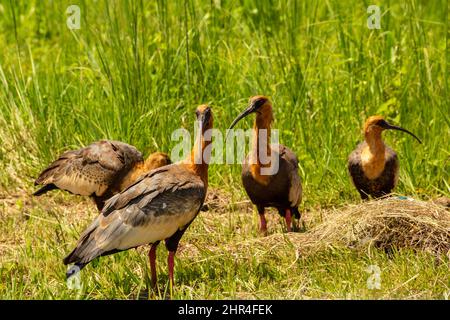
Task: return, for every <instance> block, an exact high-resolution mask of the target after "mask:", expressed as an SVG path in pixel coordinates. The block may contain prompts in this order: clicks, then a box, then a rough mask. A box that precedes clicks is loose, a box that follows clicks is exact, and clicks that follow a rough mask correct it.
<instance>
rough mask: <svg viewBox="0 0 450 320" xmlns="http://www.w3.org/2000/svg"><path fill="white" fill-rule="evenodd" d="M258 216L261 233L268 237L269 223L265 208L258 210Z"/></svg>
mask: <svg viewBox="0 0 450 320" xmlns="http://www.w3.org/2000/svg"><path fill="white" fill-rule="evenodd" d="M258 214H259V231H260V232H261V233H262V234H263V235H267V221H266V217H265V215H264V208H258Z"/></svg>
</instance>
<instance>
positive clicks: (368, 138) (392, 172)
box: [348, 116, 422, 200]
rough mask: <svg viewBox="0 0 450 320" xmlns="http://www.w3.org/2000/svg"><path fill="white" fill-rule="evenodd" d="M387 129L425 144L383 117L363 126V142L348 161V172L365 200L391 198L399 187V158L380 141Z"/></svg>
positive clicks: (370, 118) (372, 119)
mask: <svg viewBox="0 0 450 320" xmlns="http://www.w3.org/2000/svg"><path fill="white" fill-rule="evenodd" d="M388 129H393V130H399V131H403V132H406V133H408V134H410V135H412V136H413V137H414V138H416V139H417V141H419V143H422V142H421V141H420V140H419V138H417V137H416V136H415V135H414V134H413V133H411V132H410V131H408V130H406V129H403V128H401V127H397V126H393V125H390V124H389V123H387V122H386V120H384V119H383V117H381V116H372V117H369V118H368V119H367V121H366V123H365V125H364V141H363V142H361V143H360V144H359V145H358V146H357V147H356V149H355V150H354V151H353V152H352V153H351V154H350V156H349V158H348V171H349V173H350V176H351V177H352V181H353V184H354V185H355V187H356V189H357V190H358V192H359V194H360V195H361V198H362V199H363V200H365V199H368V197H369V195H370V196H372V197H373V198H378V197H381V196H383V195H386V194H389V193H391V191H392V189H394V187H395V186H396V184H397V181H398V169H399V162H398V158H397V154H396V153H395V151H394V150H392V149H391V148H389V147H388V146H386V145H385V144H384V142H383V139H382V138H381V133H382V132H383V131H384V130H388Z"/></svg>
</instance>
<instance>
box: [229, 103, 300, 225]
mask: <svg viewBox="0 0 450 320" xmlns="http://www.w3.org/2000/svg"><path fill="white" fill-rule="evenodd" d="M251 113H256V119H255V123H254V126H253V140H252V141H253V145H252V148H251V150H250V153H249V154H248V155H247V157H246V158H245V160H244V163H243V165H242V183H243V184H244V188H245V191H246V192H247V195H248V196H249V198H250V200H251V201H252V203H253V204H255V205H256V207H257V209H258V213H259V217H260V231H261V232H262V233H263V234H266V233H267V222H266V218H265V216H264V209H265V208H267V207H275V208H276V209H278V213H279V214H280V215H281V216H282V217H284V218H285V220H286V226H287V231H288V232H290V231H291V223H292V216H294V217H295V218H298V219H300V212H299V211H298V206H299V205H300V203H301V201H302V184H301V179H300V176H299V175H298V159H297V156H296V155H295V154H294V153H293V152H292V151H291V150H290V149H288V148H287V147H285V146H283V145H271V144H270V126H271V123H272V121H273V113H272V104H271V102H270V100H269V99H268V98H267V97H264V96H254V97H251V98H250V102H249V106H248V107H247V109H245V110H244V111H243V112H242V113H241V114H240V115H239V116H238V117H237V118H236V119H235V120H234V121H233V123H232V124H231V126H230V128H229V130H231V129H232V128H233V127H234V126H235V125H236V123H237V122H238V121H239V120H241V119H242V118H244V117H246V116H247V115H249V114H251ZM262 131H264V133H266V134H264V133H262ZM262 152H265V155H267V157H270V158H271V161H269V162H268V161H262V160H263V159H261V154H262ZM272 153H273V154H272ZM272 160H273V161H278V164H279V166H278V171H277V172H275V173H273V174H270V173H268V174H264V172H263V171H262V170H264V169H268V168H269V167H270V166H271V165H273V163H272ZM264 162H268V163H264Z"/></svg>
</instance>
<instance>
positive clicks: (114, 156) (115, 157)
mask: <svg viewBox="0 0 450 320" xmlns="http://www.w3.org/2000/svg"><path fill="white" fill-rule="evenodd" d="M141 161H143V159H142V154H141V153H140V152H139V151H138V150H137V149H136V148H135V147H133V146H131V145H128V144H126V143H123V142H120V141H109V140H102V141H97V142H94V143H92V144H90V145H89V146H87V147H85V148H82V149H78V150H74V151H67V152H65V153H63V154H62V155H61V156H60V157H59V158H58V159H57V160H56V161H54V162H53V163H51V164H50V166H49V167H48V168H46V169H45V170H44V171H43V172H42V173H41V174H40V175H39V177H38V178H37V179H36V181H35V185H44V187H43V188H42V189H48V187H47V186H48V185H54V186H56V188H59V189H62V190H67V191H69V192H72V193H74V194H78V195H84V196H90V195H93V194H95V195H97V196H101V195H102V194H103V193H104V192H105V191H106V190H107V189H108V188H109V187H110V186H111V185H112V184H113V183H114V182H115V181H116V180H117V179H118V178H120V177H122V176H123V175H124V174H125V173H126V172H127V171H128V170H130V169H131V168H132V167H133V166H134V165H135V164H136V163H138V162H141ZM42 189H41V190H42ZM41 190H38V191H37V192H36V193H35V194H36V195H39V194H42V193H43V192H41ZM44 192H45V191H44Z"/></svg>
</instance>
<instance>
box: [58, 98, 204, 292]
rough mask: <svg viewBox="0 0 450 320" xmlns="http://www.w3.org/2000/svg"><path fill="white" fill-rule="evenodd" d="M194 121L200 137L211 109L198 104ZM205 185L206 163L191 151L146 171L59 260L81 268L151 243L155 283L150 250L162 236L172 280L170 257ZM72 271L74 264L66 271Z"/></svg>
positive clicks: (201, 199)
mask: <svg viewBox="0 0 450 320" xmlns="http://www.w3.org/2000/svg"><path fill="white" fill-rule="evenodd" d="M197 119H198V120H199V121H200V123H201V124H202V137H203V133H204V132H205V131H206V130H208V129H209V128H211V127H212V112H211V109H210V108H209V107H208V106H200V107H198V108H197ZM209 143H210V141H205V139H204V138H201V140H197V142H196V145H197V144H201V150H202V152H203V151H204V150H205V149H206V147H207V146H208V144H209ZM194 150H196V148H195V147H194ZM203 159H204V158H203ZM207 186H208V164H207V163H206V162H205V161H203V160H202V161H201V163H198V162H194V153H193V154H192V155H191V156H190V157H189V158H188V159H186V160H185V161H182V162H178V163H175V164H171V165H167V166H164V167H161V168H157V169H154V170H152V171H150V172H148V173H146V174H145V175H143V176H141V177H140V178H139V179H138V180H137V181H135V182H134V183H133V184H132V185H130V186H128V187H127V188H126V189H125V190H123V191H122V192H120V193H118V194H116V195H115V196H113V197H112V198H111V199H109V200H108V201H107V202H106V204H105V207H104V208H103V210H102V212H101V214H100V215H99V216H98V217H97V219H95V221H94V222H93V223H92V224H91V225H90V226H89V227H88V228H87V229H86V230H85V231H84V232H83V234H82V236H81V238H80V240H79V241H78V243H77V246H76V248H75V249H74V250H73V251H72V252H71V253H70V254H69V255H68V256H67V257H66V258H65V259H64V263H65V264H70V263H75V265H76V267H77V268H80V269H81V268H83V267H84V266H85V265H86V264H87V263H89V262H90V261H92V259H94V258H96V257H99V256H104V255H108V254H112V253H115V252H118V251H122V250H127V249H130V248H135V247H138V246H141V245H146V244H152V247H151V250H150V253H149V257H150V265H151V270H152V283H153V284H156V269H155V250H156V246H157V245H158V243H159V242H160V241H162V240H165V244H166V247H167V249H168V250H169V277H170V279H171V281H172V282H173V257H174V255H175V252H176V250H177V247H178V243H179V241H180V239H181V237H182V235H183V234H184V232H185V231H186V229H187V228H188V226H189V225H190V224H191V222H192V221H193V220H194V218H195V217H196V216H197V214H198V212H199V211H200V208H201V207H202V205H203V202H204V200H205V197H206V191H207ZM75 271H77V269H76V268H75V267H74V268H72V269H71V270H69V272H68V274H67V275H68V276H71V275H73V273H74V272H75Z"/></svg>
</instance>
